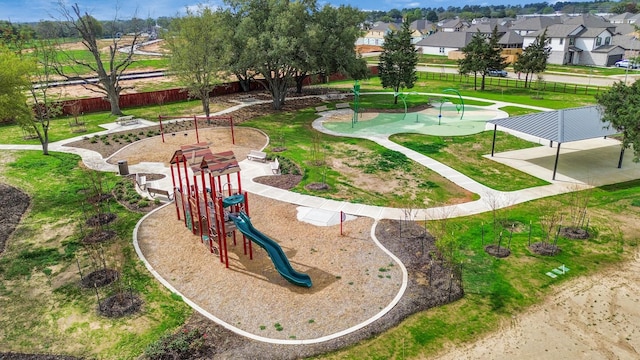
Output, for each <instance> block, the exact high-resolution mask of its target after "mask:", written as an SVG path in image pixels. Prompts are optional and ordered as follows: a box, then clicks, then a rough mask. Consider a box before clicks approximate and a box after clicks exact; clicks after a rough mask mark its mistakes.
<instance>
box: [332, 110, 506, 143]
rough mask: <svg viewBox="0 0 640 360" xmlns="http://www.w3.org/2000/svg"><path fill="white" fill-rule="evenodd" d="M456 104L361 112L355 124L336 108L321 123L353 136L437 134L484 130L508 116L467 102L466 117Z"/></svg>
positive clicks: (472, 132) (462, 133)
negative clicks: (380, 111)
mask: <svg viewBox="0 0 640 360" xmlns="http://www.w3.org/2000/svg"><path fill="white" fill-rule="evenodd" d="M458 110H459V109H458V107H456V104H453V103H444V104H442V106H440V105H436V106H434V107H432V108H428V109H425V110H422V111H419V112H410V113H406V114H405V113H361V114H359V115H358V122H356V123H355V124H352V121H351V119H352V116H353V115H352V114H353V112H351V111H349V112H348V113H346V112H344V111H335V112H333V113H332V114H326V115H325V117H324V119H323V122H322V125H323V127H324V128H325V129H327V130H329V131H332V132H335V133H339V134H344V135H350V136H357V137H360V136H376V135H392V134H398V133H417V134H425V135H434V136H462V135H471V134H477V133H479V132H482V131H484V130H485V127H486V121H487V120H492V119H497V118H503V117H508V114H507V113H505V112H503V111H500V110H497V109H495V108H493V107H486V106H472V105H465V107H464V116H463V117H462V119H461V118H460V117H461V113H460V112H459V111H458Z"/></svg>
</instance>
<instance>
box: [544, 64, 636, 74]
mask: <svg viewBox="0 0 640 360" xmlns="http://www.w3.org/2000/svg"><path fill="white" fill-rule="evenodd" d="M551 72H557V73H565V74H566V75H575V74H581V75H596V76H611V75H623V74H624V73H625V72H626V69H625V68H619V67H615V66H612V67H602V66H586V65H571V66H566V65H554V64H547V70H546V73H551ZM630 72H632V73H633V72H634V70H631V69H630ZM543 76H544V74H543Z"/></svg>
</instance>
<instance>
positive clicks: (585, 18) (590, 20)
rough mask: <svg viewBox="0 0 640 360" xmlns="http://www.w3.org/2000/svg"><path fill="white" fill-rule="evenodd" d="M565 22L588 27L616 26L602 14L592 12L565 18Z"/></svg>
mask: <svg viewBox="0 0 640 360" xmlns="http://www.w3.org/2000/svg"><path fill="white" fill-rule="evenodd" d="M563 24H570V25H584V26H585V27H586V28H592V27H595V28H606V27H612V26H615V25H614V24H612V23H610V22H608V21H607V20H605V19H604V18H602V17H601V16H595V15H591V14H580V15H578V16H575V17H572V18H570V19H567V20H565V21H564V22H563Z"/></svg>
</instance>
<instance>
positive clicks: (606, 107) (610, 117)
mask: <svg viewBox="0 0 640 360" xmlns="http://www.w3.org/2000/svg"><path fill="white" fill-rule="evenodd" d="M596 101H597V102H598V104H599V105H600V106H601V113H602V121H603V122H605V123H609V124H610V125H608V126H611V127H613V128H614V129H616V130H618V131H620V133H621V134H622V150H623V151H624V149H627V148H629V147H631V146H633V161H634V162H638V161H640V117H638V112H639V111H640V82H638V81H636V82H634V83H633V84H631V85H630V86H627V85H626V84H624V83H623V82H622V81H619V82H617V83H615V84H613V86H612V87H611V88H609V90H607V91H604V92H601V93H599V94H597V95H596Z"/></svg>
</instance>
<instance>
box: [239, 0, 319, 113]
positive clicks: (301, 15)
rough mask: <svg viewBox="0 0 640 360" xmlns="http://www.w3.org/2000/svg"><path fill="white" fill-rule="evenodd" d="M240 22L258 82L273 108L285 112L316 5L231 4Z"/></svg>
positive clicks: (283, 0)
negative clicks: (288, 91) (286, 100)
mask: <svg viewBox="0 0 640 360" xmlns="http://www.w3.org/2000/svg"><path fill="white" fill-rule="evenodd" d="M228 3H229V5H230V6H231V11H232V12H233V13H235V14H238V16H239V17H240V21H239V24H238V27H237V28H236V31H237V32H238V33H239V35H238V36H239V37H240V38H243V39H246V42H245V43H244V44H243V46H244V51H245V52H246V53H245V54H246V56H247V61H248V62H249V63H250V64H251V68H252V69H253V71H254V72H255V73H258V74H260V75H262V79H257V81H259V82H260V83H261V84H262V85H263V86H264V87H265V88H266V89H267V90H268V91H269V92H270V93H271V96H272V98H273V104H272V106H273V108H274V109H276V110H279V109H282V107H283V106H284V102H285V99H286V96H287V89H288V88H289V86H291V85H292V84H293V79H294V76H295V75H296V73H297V71H298V70H299V69H300V68H301V66H300V65H301V64H300V61H299V59H300V58H301V57H303V56H304V51H305V49H306V48H305V45H306V44H305V41H306V36H305V35H304V34H305V33H306V31H307V26H308V24H310V23H311V12H312V11H313V9H315V1H313V0H309V1H295V2H292V1H289V0H229V1H228Z"/></svg>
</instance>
